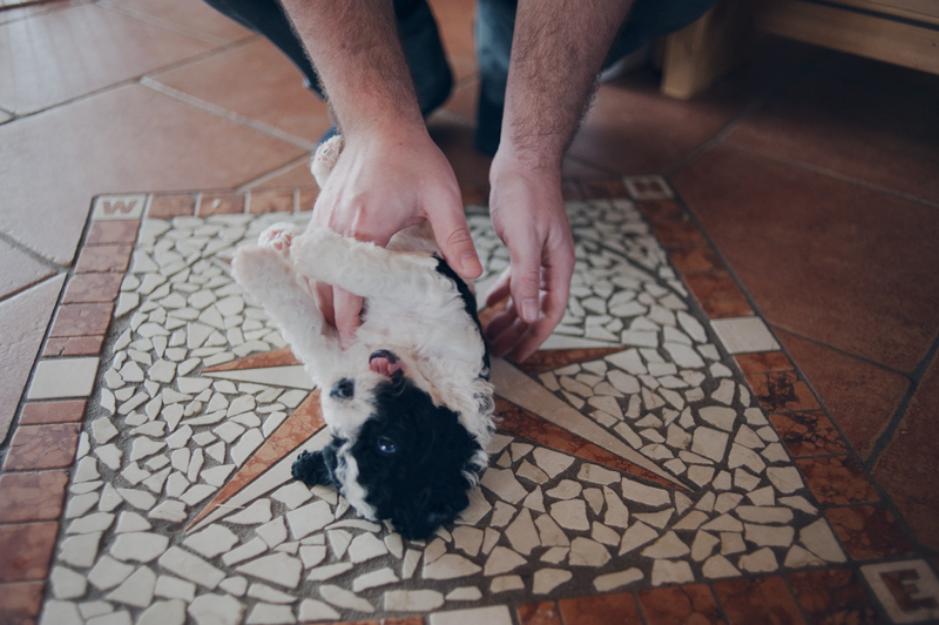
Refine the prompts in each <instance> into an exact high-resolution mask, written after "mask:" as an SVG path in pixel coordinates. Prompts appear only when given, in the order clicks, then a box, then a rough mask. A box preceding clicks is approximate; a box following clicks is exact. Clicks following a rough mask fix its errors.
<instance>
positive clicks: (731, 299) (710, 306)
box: [685, 270, 753, 319]
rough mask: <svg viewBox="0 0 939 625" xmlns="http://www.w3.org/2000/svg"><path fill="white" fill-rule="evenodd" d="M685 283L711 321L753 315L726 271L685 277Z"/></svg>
mask: <svg viewBox="0 0 939 625" xmlns="http://www.w3.org/2000/svg"><path fill="white" fill-rule="evenodd" d="M685 282H686V283H687V284H688V286H689V287H690V289H691V292H692V293H694V296H695V298H697V300H698V303H700V304H701V308H703V309H704V312H706V313H707V314H708V316H709V317H711V318H712V319H719V318H721V317H740V316H744V315H752V314H753V309H751V308H750V304H749V303H748V302H747V299H746V298H745V297H744V296H743V293H741V292H740V288H739V287H738V286H737V283H736V282H735V281H734V279H733V278H732V277H731V276H730V274H729V273H727V272H726V271H722V270H720V271H716V272H712V273H698V274H693V275H690V276H685Z"/></svg>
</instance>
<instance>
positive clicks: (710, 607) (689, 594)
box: [639, 584, 727, 625]
mask: <svg viewBox="0 0 939 625" xmlns="http://www.w3.org/2000/svg"><path fill="white" fill-rule="evenodd" d="M639 605H641V606H642V611H643V613H644V614H645V617H646V622H647V623H648V624H649V625H686V624H689V623H695V624H697V625H726V623H727V621H725V620H724V619H723V617H722V616H721V613H720V610H719V609H718V607H717V601H715V599H714V595H713V594H711V589H710V588H708V587H707V586H706V585H704V584H687V585H684V586H670V587H666V588H650V589H648V590H643V591H642V592H640V593H639Z"/></svg>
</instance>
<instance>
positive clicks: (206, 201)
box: [199, 193, 245, 217]
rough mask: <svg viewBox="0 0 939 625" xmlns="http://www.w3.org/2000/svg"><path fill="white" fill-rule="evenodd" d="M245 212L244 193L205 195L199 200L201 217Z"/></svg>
mask: <svg viewBox="0 0 939 625" xmlns="http://www.w3.org/2000/svg"><path fill="white" fill-rule="evenodd" d="M243 212H245V195H244V193H203V194H202V197H201V198H200V199H199V216H200V217H208V216H209V215H226V214H237V213H243Z"/></svg>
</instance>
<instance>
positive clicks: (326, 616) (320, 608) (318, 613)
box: [297, 598, 340, 622]
mask: <svg viewBox="0 0 939 625" xmlns="http://www.w3.org/2000/svg"><path fill="white" fill-rule="evenodd" d="M297 616H298V617H299V618H300V620H301V621H303V622H307V621H325V620H338V619H339V616H340V615H339V612H337V611H336V610H335V609H334V608H333V607H331V606H330V605H328V604H326V603H323V602H322V601H318V600H316V599H309V598H307V599H304V600H303V601H301V602H300V610H299V612H298V614H297Z"/></svg>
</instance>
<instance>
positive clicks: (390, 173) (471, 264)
mask: <svg viewBox="0 0 939 625" xmlns="http://www.w3.org/2000/svg"><path fill="white" fill-rule="evenodd" d="M344 141H345V145H344V147H343V151H342V154H341V155H340V156H339V160H338V162H337V163H336V165H335V167H334V168H333V171H332V173H331V174H330V175H329V177H328V179H327V181H326V184H325V185H324V187H323V189H322V190H321V191H320V194H319V197H318V198H317V200H316V204H315V206H314V209H313V220H312V223H313V224H315V225H317V226H321V227H323V226H324V227H327V228H330V229H331V230H334V231H336V232H338V233H339V234H342V235H343V236H348V237H353V238H356V239H358V240H360V241H371V242H374V243H375V244H377V245H381V246H384V245H387V244H388V241H389V240H390V239H391V237H392V236H393V235H394V234H395V233H396V232H399V231H400V230H403V229H404V228H407V227H409V226H413V225H415V224H418V223H420V221H421V220H424V219H426V220H427V221H428V222H429V223H430V226H431V229H432V230H433V233H434V239H435V240H436V242H437V246H438V247H439V248H440V251H441V252H442V253H443V255H444V257H445V259H446V261H447V263H448V264H449V265H450V266H451V267H452V268H453V270H454V271H456V272H457V273H458V274H460V276H461V277H463V279H464V280H467V281H472V280H473V279H475V278H477V277H478V276H479V274H480V273H482V266H481V264H480V262H479V258H478V256H477V255H476V250H475V248H474V246H473V240H472V238H471V237H470V233H469V228H468V226H467V223H466V217H465V216H464V214H463V202H462V198H461V196H460V190H459V187H458V186H457V181H456V177H455V176H454V174H453V169H452V168H451V167H450V164H449V163H448V162H447V159H446V157H445V156H444V155H443V153H442V152H441V151H440V149H439V148H438V147H437V146H436V145H435V144H434V142H433V141H432V140H431V139H430V137H429V136H428V134H427V131H426V129H425V128H424V127H423V125H421V126H420V127H417V126H410V127H409V128H404V127H403V126H397V127H395V128H391V129H388V130H380V129H374V130H372V131H370V132H363V133H354V134H346V135H345V136H344ZM317 296H318V298H319V302H320V307H321V308H322V309H323V315H324V316H325V317H326V319H327V320H328V321H329V322H331V323H332V324H333V325H335V327H336V329H337V330H338V331H339V335H340V338H341V340H342V342H343V343H344V344H348V342H349V341H350V340H351V338H352V337H353V335H354V334H355V330H356V328H357V327H358V326H359V324H360V323H361V318H360V315H361V312H362V299H361V298H360V297H356V296H354V295H352V294H351V293H349V292H347V291H344V290H342V289H340V288H338V287H334V286H332V285H326V284H318V285H317Z"/></svg>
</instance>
